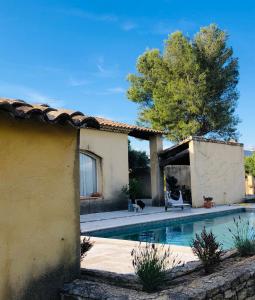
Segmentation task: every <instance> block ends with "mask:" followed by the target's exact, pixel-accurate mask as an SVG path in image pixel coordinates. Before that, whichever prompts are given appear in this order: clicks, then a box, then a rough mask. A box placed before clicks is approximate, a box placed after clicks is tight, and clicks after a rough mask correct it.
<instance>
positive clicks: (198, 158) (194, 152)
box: [189, 140, 245, 207]
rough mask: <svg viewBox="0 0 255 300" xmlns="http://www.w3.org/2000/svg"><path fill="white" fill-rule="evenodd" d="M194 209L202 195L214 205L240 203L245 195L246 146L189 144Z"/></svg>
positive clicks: (201, 142) (195, 142) (201, 200)
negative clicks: (211, 199) (211, 198)
mask: <svg viewBox="0 0 255 300" xmlns="http://www.w3.org/2000/svg"><path fill="white" fill-rule="evenodd" d="M189 150H190V171H191V188H192V205H193V207H201V206H203V196H207V197H209V196H211V197H213V199H214V202H215V204H230V203H237V202H240V200H241V199H242V198H243V197H244V195H245V172H244V157H243V147H242V146H240V145H228V144H219V143H212V142H204V141H194V140H192V141H191V142H190V143H189Z"/></svg>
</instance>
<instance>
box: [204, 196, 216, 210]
mask: <svg viewBox="0 0 255 300" xmlns="http://www.w3.org/2000/svg"><path fill="white" fill-rule="evenodd" d="M213 205H214V203H213V198H212V197H205V196H204V207H205V208H212V207H213Z"/></svg>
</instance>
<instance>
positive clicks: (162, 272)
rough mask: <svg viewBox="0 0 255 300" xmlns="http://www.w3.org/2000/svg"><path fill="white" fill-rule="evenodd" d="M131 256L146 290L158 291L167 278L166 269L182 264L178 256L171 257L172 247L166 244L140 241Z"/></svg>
mask: <svg viewBox="0 0 255 300" xmlns="http://www.w3.org/2000/svg"><path fill="white" fill-rule="evenodd" d="M131 256H132V264H133V267H134V270H135V273H136V275H137V276H138V277H139V280H140V282H141V284H142V286H143V290H144V291H146V292H154V291H157V290H158V289H159V288H160V286H161V285H162V283H163V282H164V280H165V277H166V271H167V270H168V269H170V268H173V267H174V266H177V265H179V264H181V261H177V260H176V258H173V259H172V260H171V259H170V257H171V256H172V253H171V252H170V248H169V247H168V248H165V246H164V245H159V246H156V245H155V244H151V243H146V244H145V246H142V245H141V243H140V244H139V246H138V248H137V249H133V250H132V252H131Z"/></svg>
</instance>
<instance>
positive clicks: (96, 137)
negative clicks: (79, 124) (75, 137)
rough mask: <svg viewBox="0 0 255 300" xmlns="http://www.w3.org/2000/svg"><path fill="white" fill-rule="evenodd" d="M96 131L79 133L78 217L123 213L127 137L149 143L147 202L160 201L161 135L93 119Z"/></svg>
mask: <svg viewBox="0 0 255 300" xmlns="http://www.w3.org/2000/svg"><path fill="white" fill-rule="evenodd" d="M95 119H96V121H97V122H98V124H99V126H98V127H97V128H88V127H85V128H81V131H80V196H81V214H85V213H93V212H100V211H111V210H118V209H127V200H126V199H124V198H123V195H122V194H121V189H122V187H123V186H125V185H127V184H128V182H129V167H128V137H129V136H132V137H136V138H139V139H143V140H148V141H149V143H150V165H151V168H150V170H151V176H150V177H151V198H152V200H153V203H154V204H159V203H160V201H161V202H162V199H163V173H162V172H161V169H160V168H159V163H158V152H159V151H160V150H162V149H163V148H162V132H160V131H157V130H153V129H149V128H145V127H139V126H133V125H128V124H124V123H120V122H113V121H110V120H106V119H103V118H98V117H95Z"/></svg>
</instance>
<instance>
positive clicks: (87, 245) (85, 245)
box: [81, 237, 94, 261]
mask: <svg viewBox="0 0 255 300" xmlns="http://www.w3.org/2000/svg"><path fill="white" fill-rule="evenodd" d="M93 246H94V242H91V240H90V237H84V238H83V240H82V241H81V261H82V260H83V259H84V257H85V256H86V255H87V253H88V251H89V250H90V249H91V248H92V247H93Z"/></svg>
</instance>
